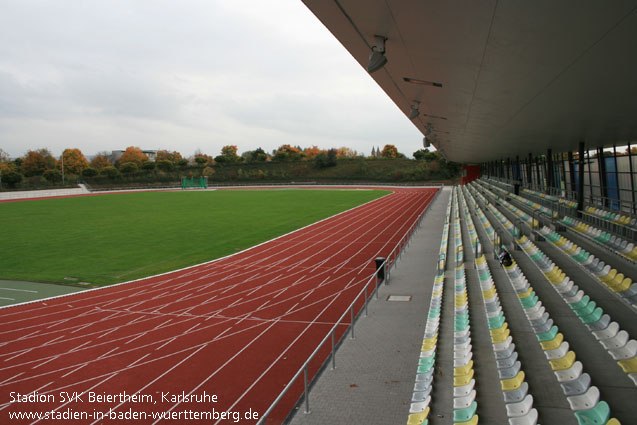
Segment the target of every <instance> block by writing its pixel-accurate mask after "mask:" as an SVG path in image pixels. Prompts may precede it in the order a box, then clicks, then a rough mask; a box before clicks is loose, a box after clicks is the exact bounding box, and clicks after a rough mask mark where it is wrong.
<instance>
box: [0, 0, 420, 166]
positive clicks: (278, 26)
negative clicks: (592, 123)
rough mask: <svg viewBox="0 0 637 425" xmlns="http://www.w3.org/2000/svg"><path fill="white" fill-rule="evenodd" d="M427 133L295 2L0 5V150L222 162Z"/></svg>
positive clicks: (413, 140)
mask: <svg viewBox="0 0 637 425" xmlns="http://www.w3.org/2000/svg"><path fill="white" fill-rule="evenodd" d="M421 141H422V136H421V135H420V133H419V132H418V130H417V129H416V128H415V127H414V126H413V125H412V124H411V123H410V122H409V120H408V119H407V118H406V117H405V116H404V114H402V113H401V112H400V111H399V110H398V108H397V107H396V106H395V105H394V104H393V103H392V102H391V101H390V99H389V98H388V97H387V96H386V95H385V94H384V93H383V92H382V90H381V89H380V88H379V87H378V86H377V85H376V83H375V82H374V81H373V80H372V78H371V77H370V76H369V75H368V74H367V72H366V71H365V70H364V69H363V68H362V67H361V66H360V65H359V64H358V63H357V62H356V61H355V60H354V58H353V57H351V56H350V54H349V53H348V52H347V51H346V50H345V48H344V47H342V46H341V44H340V43H339V42H338V41H337V40H336V39H335V38H334V37H333V36H332V34H331V33H330V32H329V31H328V30H327V29H326V28H325V27H324V26H323V24H321V23H320V21H319V20H318V19H317V18H316V17H315V16H314V15H313V14H312V13H311V12H310V11H309V9H307V8H306V7H305V5H304V4H303V3H302V2H301V1H300V0H267V1H263V0H232V1H229V0H219V1H215V0H180V1H174V0H170V1H169V0H53V1H51V0H39V1H35V0H0V148H2V149H3V150H4V151H6V152H8V153H9V154H10V155H11V156H13V157H15V156H20V155H23V154H24V153H25V152H26V151H27V150H29V149H38V148H48V149H49V150H51V151H52V153H53V154H54V155H56V156H58V155H59V154H60V153H61V152H62V150H63V149H64V148H68V147H77V148H80V149H81V150H82V151H83V152H84V153H85V154H86V155H92V154H95V153H97V152H100V151H110V150H114V149H124V148H126V147H127V146H131V145H133V146H139V147H141V148H142V149H169V150H177V151H179V152H181V153H182V154H183V155H184V156H190V155H192V154H193V153H194V152H195V150H197V149H200V150H201V151H202V152H204V153H207V154H212V155H217V154H218V153H219V151H220V149H221V147H222V146H223V145H227V144H233V145H237V146H238V147H239V152H243V151H246V150H251V149H255V148H257V147H262V148H263V149H265V150H266V151H271V150H272V149H275V148H276V147H278V146H279V145H281V144H283V143H289V144H292V145H300V146H302V147H306V146H311V145H318V146H320V147H322V148H329V147H339V146H348V147H351V148H352V149H355V150H357V151H359V152H363V153H365V154H369V153H370V151H371V149H372V146H380V147H382V146H383V145H384V144H386V143H392V144H395V145H396V146H397V147H398V148H399V150H400V151H401V152H403V153H405V154H407V155H408V156H411V154H412V152H414V151H415V150H417V149H419V148H420V147H421V146H422V145H421Z"/></svg>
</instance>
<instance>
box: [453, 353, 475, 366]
mask: <svg viewBox="0 0 637 425" xmlns="http://www.w3.org/2000/svg"><path fill="white" fill-rule="evenodd" d="M472 358H473V353H472V352H471V351H469V353H468V354H467V355H466V356H464V357H458V358H454V359H453V367H462V366H466V365H467V364H469V362H470V361H471V359H472Z"/></svg>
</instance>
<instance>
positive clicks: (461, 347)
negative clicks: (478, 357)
mask: <svg viewBox="0 0 637 425" xmlns="http://www.w3.org/2000/svg"><path fill="white" fill-rule="evenodd" d="M467 351H471V338H469V339H468V340H466V341H464V342H462V343H459V344H454V345H453V354H454V357H455V355H456V353H458V352H463V354H462V356H460V357H464V356H465V355H466V354H467Z"/></svg>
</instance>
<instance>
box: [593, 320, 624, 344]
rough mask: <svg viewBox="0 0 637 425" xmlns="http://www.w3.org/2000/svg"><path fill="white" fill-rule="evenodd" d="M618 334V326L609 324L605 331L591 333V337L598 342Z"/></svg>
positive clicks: (614, 323)
mask: <svg viewBox="0 0 637 425" xmlns="http://www.w3.org/2000/svg"><path fill="white" fill-rule="evenodd" d="M617 332H619V324H618V323H617V322H610V323H609V324H608V326H607V327H606V328H605V329H602V330H599V331H593V335H594V336H595V338H597V340H598V341H600V340H603V339H607V338H612V337H614V336H615V335H617Z"/></svg>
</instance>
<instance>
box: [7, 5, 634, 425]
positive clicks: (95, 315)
mask: <svg viewBox="0 0 637 425" xmlns="http://www.w3.org/2000/svg"><path fill="white" fill-rule="evenodd" d="M303 2H304V3H305V4H306V6H307V7H308V8H309V9H310V11H311V12H312V13H314V14H315V15H316V17H317V18H318V19H319V20H320V21H321V22H322V23H323V24H324V25H325V26H326V27H327V28H328V29H329V31H331V32H332V33H333V35H334V36H335V37H336V38H337V39H338V40H339V41H340V42H341V44H342V45H343V46H344V48H345V49H347V50H348V51H349V52H350V53H351V55H352V56H353V58H354V60H356V61H358V63H359V64H360V65H361V66H362V67H363V68H365V69H366V70H367V71H368V72H369V73H370V75H371V77H372V78H373V79H374V80H375V81H376V82H377V83H378V85H379V86H380V87H381V88H382V89H383V90H384V91H385V92H386V94H387V95H388V96H389V98H390V99H391V100H392V101H393V102H394V103H395V104H396V106H397V107H398V108H399V109H400V110H401V111H402V112H403V113H404V114H405V116H406V118H405V120H406V125H409V120H410V121H411V123H413V125H415V126H416V127H417V128H418V129H419V130H420V131H421V133H422V135H423V144H424V147H425V148H431V147H433V148H435V149H436V150H438V151H439V152H441V153H442V155H443V156H444V157H445V158H446V159H447V160H449V161H454V162H458V163H462V164H463V177H462V184H461V185H459V186H454V187H450V186H445V187H389V189H390V190H391V192H392V193H390V194H387V195H386V196H383V197H380V198H378V199H376V200H374V201H370V202H368V203H366V204H363V205H361V206H359V207H357V208H353V209H351V210H347V211H345V212H344V213H341V214H337V215H335V216H332V217H329V218H327V219H325V220H322V221H320V222H318V223H315V224H313V225H309V226H307V227H304V228H302V229H300V230H298V231H295V232H292V233H289V234H286V235H283V236H281V237H279V238H276V239H274V240H271V241H268V242H265V243H263V244H261V245H258V246H255V247H253V248H250V249H247V250H245V251H241V252H238V253H236V254H233V255H229V256H227V257H224V258H221V259H218V260H215V261H211V262H208V263H203V264H200V265H197V266H193V267H189V268H185V269H181V270H176V271H173V272H169V273H165V274H162V275H157V276H151V277H149V278H144V279H139V280H137V281H132V282H126V283H122V284H116V285H112V286H110V287H105V288H100V289H95V290H87V291H83V292H81V293H79V294H73V295H68V296H63V297H57V298H50V299H46V300H39V301H34V302H31V303H26V304H20V305H17V306H12V307H6V308H2V309H0V319H1V320H0V333H1V334H2V335H3V337H2V339H1V340H0V347H2V348H0V358H1V359H2V362H0V364H2V367H0V395H1V396H2V397H3V398H2V399H1V400H0V415H1V416H0V423H29V424H30V423H52V422H54V421H53V419H64V418H62V417H58V416H62V415H67V416H66V417H65V418H66V419H67V421H66V422H64V423H81V424H97V423H144V424H155V423H184V424H190V423H206V424H211V423H212V424H226V423H246V424H248V423H249V424H255V423H256V424H262V425H269V424H283V423H285V424H293V425H310V424H316V425H318V424H321V425H325V424H327V425H342V424H343V425H344V424H347V425H352V424H361V425H362V424H365V425H369V424H374V425H376V424H378V425H390V424H392V425H394V424H407V425H429V424H435V425H439V424H444V425H451V424H454V425H476V424H479V423H480V424H495V425H506V424H509V425H535V424H538V423H541V424H549V425H550V424H560V425H587V424H600V425H618V424H624V425H627V424H634V423H636V422H635V407H634V405H635V401H637V320H636V319H637V246H636V245H637V237H636V234H637V204H636V202H635V184H636V182H635V180H636V178H637V176H636V173H635V171H636V167H637V160H636V156H637V154H635V153H634V152H633V150H632V149H633V147H634V145H637V142H635V140H636V139H637V137H636V136H637V120H636V119H635V117H637V77H636V76H637V57H636V56H635V55H634V53H633V52H634V50H635V41H636V40H637V2H636V1H634V0H633V1H626V0H620V1H614V2H593V1H583V2H582V1H578V2H575V1H562V2H556V1H543V2H523V1H517V0H516V1H510V2H503V1H500V2H498V1H483V2H473V1H450V2H445V1H413V0H408V1H399V0H368V1H356V0H327V1H326V0H303ZM336 101H337V100H336V99H335V102H336ZM372 125H378V123H370V126H372ZM631 143H632V145H631ZM314 188H317V187H314ZM383 188H384V189H387V188H388V187H383ZM82 396H83V397H86V399H87V400H88V399H89V397H92V400H93V401H92V402H91V404H90V409H89V408H88V407H87V404H86V403H87V402H86V401H85V400H82V399H81V397H82ZM78 397H79V398H80V399H78ZM147 404H149V405H150V407H148V406H146V405H147ZM27 405H29V407H31V408H32V409H31V410H33V406H40V407H38V409H39V412H36V413H38V414H45V413H46V412H50V413H49V416H47V417H46V418H43V417H41V416H33V415H34V412H32V411H31V412H30V413H29V412H27V407H26V406H27ZM144 409H145V410H144ZM151 410H152V413H153V416H152V417H151V416H150V413H149V412H150V411H151ZM17 415H21V416H17ZM28 415H31V416H28ZM82 415H84V416H82ZM86 415H88V416H86ZM126 415H128V416H126ZM135 415H137V417H133V416H135ZM158 415H159V416H158ZM76 416H78V417H76ZM8 418H11V420H10V421H9V420H8ZM70 419H73V420H70ZM56 422H59V421H57V420H56Z"/></svg>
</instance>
